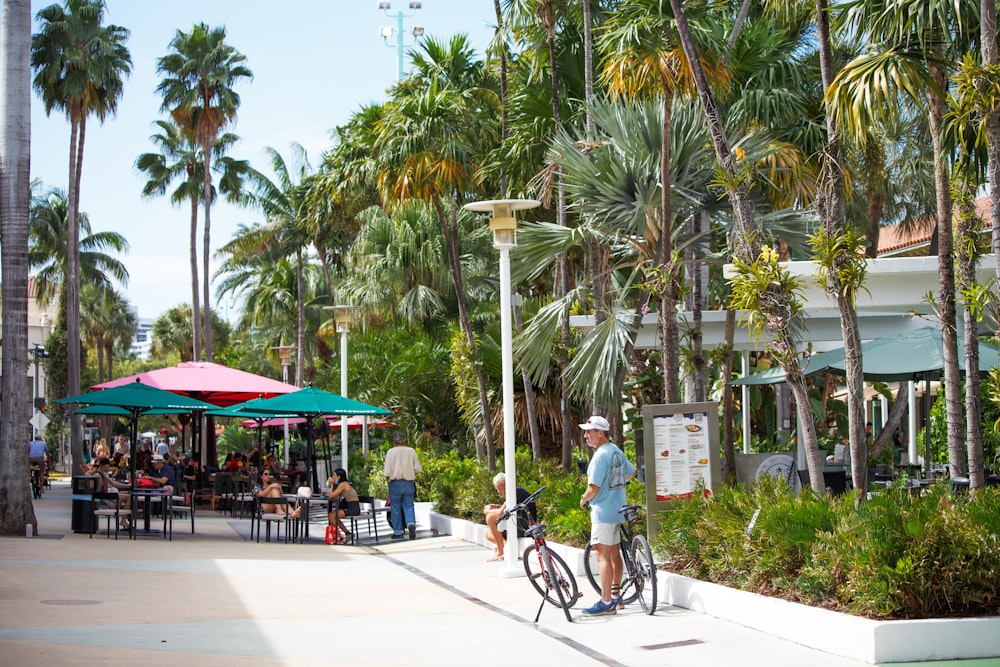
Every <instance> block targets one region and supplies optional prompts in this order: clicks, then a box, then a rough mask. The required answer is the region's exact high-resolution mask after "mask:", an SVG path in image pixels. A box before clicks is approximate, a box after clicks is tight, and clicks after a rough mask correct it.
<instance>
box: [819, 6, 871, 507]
mask: <svg viewBox="0 0 1000 667" xmlns="http://www.w3.org/2000/svg"><path fill="white" fill-rule="evenodd" d="M816 32H817V33H818V37H819V52H820V71H821V73H822V77H823V90H829V89H830V86H832V85H833V79H834V69H833V45H832V44H833V43H832V41H831V39H830V16H829V12H828V9H827V3H826V0H816ZM825 114H826V136H827V139H826V156H825V158H824V161H823V171H822V183H821V185H820V188H819V197H818V202H817V203H818V207H817V208H818V210H819V215H820V224H821V225H822V226H823V229H824V231H825V232H826V233H827V235H828V236H829V237H831V238H835V237H839V236H841V235H843V234H844V232H845V231H846V226H847V225H846V219H845V217H844V172H843V170H842V167H841V164H842V163H843V147H842V144H841V140H840V130H839V128H838V127H837V123H836V120H835V119H834V115H833V110H832V109H831V108H830V107H829V106H828V105H826V106H825ZM877 242H878V241H877V240H876V243H877ZM854 260H855V258H854V257H842V258H840V259H835V260H834V262H835V266H833V267H830V268H831V269H832V270H831V271H830V272H829V274H828V278H827V281H826V284H825V285H824V288H825V289H826V292H827V294H828V295H829V296H830V297H832V298H833V299H834V302H835V303H836V304H837V311H838V313H839V314H840V333H841V336H842V337H843V340H844V353H845V360H844V368H845V372H846V381H847V421H848V432H849V443H850V449H851V477H852V481H853V482H854V488H856V489H859V491H860V492H859V493H858V495H857V496H856V499H857V502H858V503H860V502H863V501H864V499H865V497H866V492H867V483H868V436H867V434H866V433H865V405H864V402H865V383H864V373H863V371H862V355H861V334H860V332H859V331H858V315H857V312H856V311H855V308H854V294H855V291H856V290H857V289H858V288H859V287H860V286H856V285H844V284H843V282H842V280H841V278H840V274H839V272H838V269H839V268H840V267H841V266H842V265H846V264H849V263H850V262H853V261H854Z"/></svg>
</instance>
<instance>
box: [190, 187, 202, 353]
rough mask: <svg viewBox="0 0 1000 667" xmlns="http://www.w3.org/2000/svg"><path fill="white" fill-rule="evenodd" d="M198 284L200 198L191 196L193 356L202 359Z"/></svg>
mask: <svg viewBox="0 0 1000 667" xmlns="http://www.w3.org/2000/svg"><path fill="white" fill-rule="evenodd" d="M200 287H201V286H200V285H199V284H198V199H197V198H196V197H194V196H192V197H191V327H192V330H193V338H194V344H193V345H192V348H193V349H192V350H191V352H192V356H191V358H192V359H194V360H195V361H197V360H199V359H201V296H200V295H199V294H198V292H199V290H200Z"/></svg>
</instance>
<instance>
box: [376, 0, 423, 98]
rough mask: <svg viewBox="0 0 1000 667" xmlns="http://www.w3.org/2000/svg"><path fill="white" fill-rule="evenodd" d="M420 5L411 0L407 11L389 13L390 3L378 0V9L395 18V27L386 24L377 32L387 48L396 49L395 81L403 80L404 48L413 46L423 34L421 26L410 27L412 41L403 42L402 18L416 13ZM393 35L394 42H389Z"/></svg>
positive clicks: (385, 0)
mask: <svg viewBox="0 0 1000 667" xmlns="http://www.w3.org/2000/svg"><path fill="white" fill-rule="evenodd" d="M421 6H422V4H421V3H420V2H417V1H416V0H411V2H410V5H409V8H410V11H409V12H403V11H398V12H395V13H390V11H389V10H390V9H392V3H391V2H388V1H387V0H378V9H379V10H380V11H383V12H385V15H386V16H388V17H390V18H395V19H396V27H395V28H393V27H392V26H388V25H384V26H381V27H380V28H379V29H378V34H379V37H381V38H382V40H383V41H384V42H385V45H386V46H388V47H389V48H392V49H396V61H397V62H396V64H397V69H398V72H397V78H396V80H397V81H402V80H403V55H404V49H405V48H406V47H408V46H413V45H414V44H416V43H417V38H419V37H422V36H423V34H424V29H423V28H422V27H420V26H414V27H413V28H412V29H411V31H410V35H411V36H412V37H413V41H412V42H410V43H408V44H407V43H405V41H404V37H403V36H404V35H405V33H404V31H403V19H404V18H409V17H411V16H413V15H414V14H415V13H416V11H417V10H418V9H420V8H421ZM393 36H395V38H396V41H395V43H394V44H390V43H389V40H390V39H391V38H392V37H393Z"/></svg>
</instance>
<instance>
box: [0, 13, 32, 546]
mask: <svg viewBox="0 0 1000 667" xmlns="http://www.w3.org/2000/svg"><path fill="white" fill-rule="evenodd" d="M31 25H32V24H31V3H30V2H29V1H28V0H5V1H4V3H3V21H2V29H3V32H2V34H0V44H2V45H3V52H2V53H0V118H3V119H4V122H3V123H2V124H0V156H2V157H3V159H2V160H0V237H2V238H3V245H2V246H0V256H2V261H0V284H2V285H3V322H2V325H0V328H2V332H0V338H2V339H3V342H4V344H3V346H2V348H0V354H2V364H3V369H4V373H3V375H2V377H0V383H2V387H3V389H2V391H3V397H4V399H3V411H4V414H3V421H2V425H0V488H2V489H3V492H2V493H0V535H24V532H25V526H26V525H29V524H30V525H32V526H34V528H35V531H34V533H33V534H35V535H37V534H38V530H37V528H38V520H37V519H36V517H35V510H34V506H33V505H32V501H31V491H30V487H29V485H28V476H27V475H26V474H25V471H27V469H28V452H27V450H26V448H25V446H24V438H25V433H27V432H28V414H29V413H30V410H28V409H27V408H28V406H27V404H26V403H27V397H28V392H27V389H26V386H25V378H26V377H27V370H28V369H27V365H28V208H29V205H30V203H29V195H30V192H31V186H30V169H29V165H30V154H31V68H30V53H31Z"/></svg>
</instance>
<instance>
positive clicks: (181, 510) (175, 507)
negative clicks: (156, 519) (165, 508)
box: [170, 493, 194, 535]
mask: <svg viewBox="0 0 1000 667" xmlns="http://www.w3.org/2000/svg"><path fill="white" fill-rule="evenodd" d="M187 497H188V498H189V499H190V504H185V502H184V496H174V497H173V498H172V502H171V504H170V511H171V512H172V513H173V515H174V516H184V515H185V514H187V515H188V516H190V517H191V534H192V535H194V494H191V493H189V494H187Z"/></svg>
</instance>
